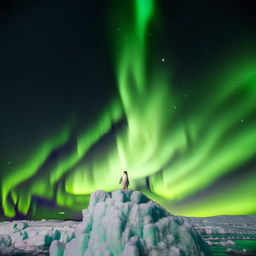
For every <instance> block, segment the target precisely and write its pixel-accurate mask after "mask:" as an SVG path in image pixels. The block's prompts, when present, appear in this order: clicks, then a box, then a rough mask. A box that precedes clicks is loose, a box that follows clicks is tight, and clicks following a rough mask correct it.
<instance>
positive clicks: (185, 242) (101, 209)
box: [49, 190, 211, 256]
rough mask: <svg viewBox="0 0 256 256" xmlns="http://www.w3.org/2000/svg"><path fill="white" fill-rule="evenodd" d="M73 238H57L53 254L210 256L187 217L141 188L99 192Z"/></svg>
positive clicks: (91, 201) (206, 246)
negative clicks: (159, 202)
mask: <svg viewBox="0 0 256 256" xmlns="http://www.w3.org/2000/svg"><path fill="white" fill-rule="evenodd" d="M82 214H83V221H82V222H81V223H79V224H78V225H77V226H76V228H75V231H74V235H73V239H71V240H69V241H66V242H65V241H59V240H54V241H53V242H52V243H51V245H50V248H49V253H50V256H70V255H72V256H139V255H148V256H158V255H159V256H165V255H166V256H167V255H168V256H169V255H172V256H191V255H193V256H197V255H198V256H204V255H205V256H206V255H207V256H208V255H211V253H210V250H209V247H208V245H207V243H206V242H205V241H204V240H203V239H202V238H201V236H200V235H199V234H198V233H197V232H196V230H195V229H194V228H193V226H192V225H191V223H189V222H188V221H186V219H185V218H183V217H180V216H174V215H172V214H171V213H169V212H168V211H167V210H166V209H165V208H163V207H161V206H160V205H159V204H157V203H156V202H154V201H152V200H150V199H149V198H148V197H146V196H145V195H144V194H142V193H141V192H139V191H132V190H117V191H114V192H105V191H96V192H94V193H92V194H91V197H90V203H89V207H88V208H87V209H85V210H83V211H82Z"/></svg>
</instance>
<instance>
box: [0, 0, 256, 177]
mask: <svg viewBox="0 0 256 256" xmlns="http://www.w3.org/2000/svg"><path fill="white" fill-rule="evenodd" d="M122 1H127V0H114V1H84V0H72V1H71V0H58V1H57V0H37V1H34V0H33V1H32V0H24V1H21V0H19V1H15V0H2V1H1V2H0V38H1V40H0V111H1V112H0V124H1V125H0V141H1V143H0V153H1V158H0V168H1V171H0V173H1V175H2V176H4V175H5V170H6V167H7V165H9V164H10V163H12V164H13V165H14V166H15V163H16V162H17V163H19V162H21V161H22V157H23V151H24V146H25V147H26V150H27V151H32V150H33V149H34V145H37V144H38V143H40V141H41V140H42V139H43V138H45V137H47V136H48V135H49V134H54V133H55V132H57V131H58V130H59V129H60V128H61V127H62V126H63V125H64V124H65V122H66V121H67V120H69V119H72V118H73V117H74V116H75V119H76V127H75V129H77V131H78V132H79V130H81V129H83V128H84V127H85V126H86V125H87V124H89V123H91V122H92V121H93V120H95V119H97V116H98V115H99V114H100V113H101V112H102V110H103V109H104V106H105V105H107V104H108V103H109V102H110V101H111V100H112V98H113V97H115V96H116V95H117V94H118V91H117V87H116V77H115V70H114V61H113V56H112V52H111V49H112V48H113V45H111V44H113V43H115V42H114V41H113V40H112V39H110V34H109V20H110V18H111V10H112V6H113V5H116V4H118V5H121V2H122ZM157 3H158V10H160V13H161V14H160V15H159V20H160V26H159V28H158V29H159V30H160V33H159V34H157V35H156V34H154V33H153V32H152V33H151V32H150V31H149V34H148V40H149V41H150V40H154V42H156V43H157V45H158V47H159V59H160V58H163V57H164V58H165V59H166V60H168V62H169V65H170V67H171V72H170V73H172V79H173V83H172V86H173V87H174V88H175V89H176V90H179V89H182V90H183V89H184V88H185V89H186V90H187V91H188V93H190V94H192V95H196V94H197V84H198V82H199V81H201V79H202V78H205V74H206V73H207V72H208V71H209V70H210V72H214V71H215V70H219V71H220V67H219V66H218V65H219V64H217V63H221V62H222V61H223V62H224V60H226V59H229V58H230V59H232V58H233V57H234V56H236V54H240V55H241V52H243V51H244V50H246V49H249V48H253V47H252V46H255V45H256V44H255V43H256V33H255V31H256V1H254V0H232V1H231V0H223V1H205V0H204V1H203V0H200V1H189V0H187V1H181V0H173V1H170V0H159V1H157ZM112 26H113V27H112V29H114V30H115V29H118V26H116V25H115V24H112ZM115 26H116V28H115ZM254 53H255V51H254ZM209 79H210V78H209ZM253 164H254V163H253Z"/></svg>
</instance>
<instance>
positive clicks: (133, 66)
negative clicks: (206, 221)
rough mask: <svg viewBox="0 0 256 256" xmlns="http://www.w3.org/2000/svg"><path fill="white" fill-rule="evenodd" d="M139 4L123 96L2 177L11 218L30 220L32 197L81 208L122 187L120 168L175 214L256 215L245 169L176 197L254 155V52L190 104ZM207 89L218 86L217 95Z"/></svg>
mask: <svg viewBox="0 0 256 256" xmlns="http://www.w3.org/2000/svg"><path fill="white" fill-rule="evenodd" d="M133 1H134V6H133V7H134V13H132V15H131V16H133V15H134V17H132V18H131V17H128V19H130V22H129V24H130V25H129V26H128V25H127V24H126V25H125V23H122V24H121V23H120V33H119V35H118V36H116V37H117V38H116V39H117V41H118V42H119V47H117V48H116V49H115V51H116V52H115V60H116V61H115V67H116V78H117V85H118V92H119V97H118V98H116V99H113V100H112V102H111V103H110V104H109V106H108V107H107V108H106V109H105V110H104V111H103V112H102V113H101V116H100V117H99V118H98V121H96V122H95V123H94V124H92V125H91V126H90V127H87V128H86V129H85V130H84V132H83V133H81V134H78V135H77V136H76V135H74V134H73V128H74V125H75V124H74V123H75V122H70V124H68V125H65V127H64V129H63V130H62V131H59V132H58V133H56V134H55V135H54V136H51V137H49V138H48V139H47V140H45V141H44V143H42V145H39V146H38V147H37V149H36V150H35V151H34V152H35V153H34V154H31V156H30V157H28V158H27V159H26V161H25V162H24V165H23V166H21V167H20V168H18V169H15V170H13V171H12V172H9V173H6V174H5V175H4V177H2V183H1V197H2V200H1V203H2V209H3V211H4V215H5V216H6V217H14V216H15V215H16V213H17V211H18V212H19V213H22V214H24V215H27V214H30V216H32V218H33V216H34V215H35V213H36V211H37V207H38V206H37V205H36V204H35V203H33V198H34V197H39V198H44V199H49V200H54V201H55V202H56V204H57V205H58V206H60V207H64V208H68V209H70V210H71V209H72V211H80V210H81V209H83V208H85V207H86V206H87V204H88V198H89V195H90V193H92V192H93V191H95V190H98V189H100V190H106V191H111V190H115V189H118V188H119V185H118V178H119V176H120V170H123V169H126V170H128V171H129V176H130V180H131V189H140V190H142V192H143V193H145V194H147V195H148V196H149V197H151V198H152V199H154V200H156V201H158V202H159V203H161V204H162V205H163V206H165V207H166V208H168V210H170V211H171V212H172V213H174V214H181V215H190V216H210V215H217V214H250V213H255V212H256V203H255V198H256V186H255V185H254V184H255V180H256V177H255V174H254V175H252V174H250V175H249V174H248V175H247V176H246V177H244V178H243V180H241V181H240V182H239V183H237V184H236V186H235V187H232V186H228V185H227V186H226V188H225V189H222V190H219V191H218V192H217V193H214V194H209V195H208V196H207V197H205V198H202V199H201V200H197V201H196V202H190V203H187V204H186V205H185V206H184V205H183V206H179V202H182V201H183V200H186V199H188V198H189V197H190V196H192V195H196V194H197V193H199V192H200V191H203V190H204V189H206V188H207V187H208V186H210V185H212V184H214V182H216V181H217V180H218V179H220V178H221V177H223V176H225V175H227V174H229V173H231V172H232V171H235V170H236V169H237V168H240V167H242V166H244V165H245V164H246V163H247V162H249V161H252V160H253V159H255V155H256V147H255V145H256V120H255V118H254V119H253V116H255V113H256V101H255V98H256V73H255V71H256V65H255V64H256V62H255V59H254V57H253V56H250V58H249V57H248V58H247V60H246V61H244V62H242V63H241V64H239V65H238V64H237V63H238V61H237V62H235V61H234V62H233V63H232V64H231V65H229V68H227V70H224V67H223V73H225V74H226V75H225V76H224V77H222V78H221V79H218V78H212V79H210V80H211V81H210V82H209V81H208V82H207V83H208V84H207V86H203V85H202V86H201V87H200V88H201V91H198V95H202V97H201V98H200V99H198V98H197V100H195V99H192V98H186V103H185V100H184V97H183V95H184V94H186V92H179V93H177V92H174V90H171V88H172V87H171V86H170V85H171V81H170V78H169V76H168V75H167V74H168V70H167V67H166V65H165V64H164V65H163V63H162V62H160V61H159V59H160V58H159V57H158V56H156V57H155V59H154V58H153V57H152V56H149V53H150V51H149V45H148V44H147V40H146V35H147V31H148V28H149V26H151V25H152V22H153V20H154V18H155V15H156V14H155V12H156V3H155V2H154V1H153V0H133ZM234 67H235V68H234ZM230 70H231V71H230ZM224 71H225V72H224ZM208 87H211V88H214V90H213V89H211V95H210V94H209V92H207V88H208ZM181 95H182V96H181ZM232 100H233V101H234V102H236V104H232ZM188 106H191V107H188ZM241 120H242V121H241ZM114 126H116V127H117V126H118V129H116V132H115V135H114V136H112V137H111V139H110V141H109V142H108V143H107V146H106V145H104V147H102V148H101V150H95V152H94V151H93V150H94V149H97V148H99V147H101V146H102V144H101V141H102V140H104V138H105V137H106V136H108V133H109V132H110V131H111V129H112V128H113V127H114ZM74 136H76V145H75V147H73V148H71V150H69V152H68V153H65V154H63V156H60V157H59V158H58V159H57V160H56V161H54V162H53V163H50V164H46V163H47V160H48V159H49V157H50V156H51V154H52V153H53V152H54V151H56V150H58V149H60V148H62V147H64V146H65V145H67V144H68V143H69V141H70V140H71V139H72V138H73V137H74ZM91 152H94V153H91ZM88 154H90V157H88ZM252 173H253V172H252ZM146 180H148V182H146ZM147 183H148V184H149V185H148V184H147ZM148 186H149V187H148ZM64 217H66V216H64Z"/></svg>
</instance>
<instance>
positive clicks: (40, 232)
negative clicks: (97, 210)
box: [0, 220, 78, 256]
mask: <svg viewBox="0 0 256 256" xmlns="http://www.w3.org/2000/svg"><path fill="white" fill-rule="evenodd" d="M77 223H78V222H74V221H57V220H55V221H11V222H8V221H6V222H0V255H20V254H22V255H24V254H26V255H48V248H49V246H50V244H51V243H52V241H54V243H56V242H57V241H58V242H59V243H61V242H68V241H70V240H71V239H72V238H73V237H74V230H75V226H77ZM54 243H53V248H54ZM55 247H56V248H57V247H58V244H57V245H55ZM55 250H56V251H57V252H58V251H61V249H58V250H57V249H55ZM61 253H62V254H63V250H62V252H61ZM53 255H56V256H58V255H61V254H53Z"/></svg>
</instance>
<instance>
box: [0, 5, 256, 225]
mask: <svg viewBox="0 0 256 256" xmlns="http://www.w3.org/2000/svg"><path fill="white" fill-rule="evenodd" d="M0 38H1V40H0V111H1V115H0V123H1V125H0V136H1V143H0V151H1V152H0V153H1V157H0V195H1V199H0V220H4V219H6V218H14V219H15V218H16V219H17V218H28V219H31V218H32V219H41V218H47V219H50V218H61V219H69V218H76V219H78V218H81V214H80V211H81V209H83V208H86V207H87V205H88V200H89V195H90V193H92V192H93V191H95V190H99V189H101V190H106V191H112V190H115V189H119V187H120V186H119V184H118V181H119V178H120V175H121V174H122V171H123V170H127V171H128V174H129V177H130V182H131V187H130V188H131V189H134V190H135V189H136V190H140V191H142V192H143V193H145V194H146V195H148V196H149V197H150V198H152V199H153V200H155V201H157V202H158V203H160V204H161V205H163V206H164V207H166V208H167V209H168V210H169V211H170V212H172V213H174V214H179V215H186V216H212V215H221V214H256V200H255V198H256V146H255V145H256V1H253V0H240V1H239V0H233V1H203V0H202V1H201V0H200V1H180V0H179V1H177V0H176V1H168V0H155V1H153V0H125V1H121V0H111V1H82V0H72V1H71V0H62V1H60V0H59V1H57V0H44V1H42V0H40V1H39V0H38V1H32V0H30V1H28V0H25V1H14V0H8V1H7V0H3V1H1V2H0Z"/></svg>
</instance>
